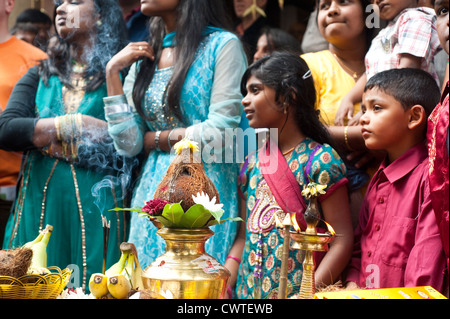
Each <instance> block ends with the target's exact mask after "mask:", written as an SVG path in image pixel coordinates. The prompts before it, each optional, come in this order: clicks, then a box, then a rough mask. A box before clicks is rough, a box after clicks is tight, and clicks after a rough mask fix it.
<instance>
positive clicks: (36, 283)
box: [0, 267, 72, 299]
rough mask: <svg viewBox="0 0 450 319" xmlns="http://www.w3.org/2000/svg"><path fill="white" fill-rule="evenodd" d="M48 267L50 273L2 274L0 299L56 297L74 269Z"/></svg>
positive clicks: (0, 277) (0, 278)
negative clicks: (9, 275) (11, 275)
mask: <svg viewBox="0 0 450 319" xmlns="http://www.w3.org/2000/svg"><path fill="white" fill-rule="evenodd" d="M48 269H49V270H50V273H49V274H46V275H44V276H40V275H26V276H22V277H20V278H13V277H8V276H0V299H56V297H57V296H58V295H59V294H60V293H61V292H62V291H63V289H64V288H65V287H66V285H67V283H68V282H69V279H70V275H71V274H72V270H71V269H69V268H66V269H64V270H61V269H59V268H58V267H48Z"/></svg>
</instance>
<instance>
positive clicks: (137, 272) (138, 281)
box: [120, 242, 144, 290]
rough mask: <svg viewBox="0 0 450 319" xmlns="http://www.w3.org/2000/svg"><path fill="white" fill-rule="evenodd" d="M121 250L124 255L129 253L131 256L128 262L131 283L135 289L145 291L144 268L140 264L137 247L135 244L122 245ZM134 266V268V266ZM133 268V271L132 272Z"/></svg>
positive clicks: (127, 267)
mask: <svg viewBox="0 0 450 319" xmlns="http://www.w3.org/2000/svg"><path fill="white" fill-rule="evenodd" d="M120 250H121V251H122V253H124V252H129V254H130V256H129V257H128V260H127V266H126V267H125V269H128V270H127V272H128V275H129V276H130V282H131V286H132V288H133V289H136V290H138V289H144V284H143V282H142V268H141V265H140V263H139V259H138V255H137V250H136V246H135V245H134V244H133V243H125V242H124V243H122V244H120ZM133 264H134V266H132V265H133ZM131 268H132V269H133V270H131Z"/></svg>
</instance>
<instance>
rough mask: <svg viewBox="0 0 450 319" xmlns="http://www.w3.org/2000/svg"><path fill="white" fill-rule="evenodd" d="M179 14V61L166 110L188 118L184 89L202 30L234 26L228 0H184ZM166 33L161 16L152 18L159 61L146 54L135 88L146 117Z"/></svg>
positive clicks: (136, 100)
mask: <svg viewBox="0 0 450 319" xmlns="http://www.w3.org/2000/svg"><path fill="white" fill-rule="evenodd" d="M177 11H178V12H177V13H178V18H177V27H176V36H175V39H174V40H175V42H176V44H177V46H176V47H175V48H174V55H175V65H174V70H173V75H172V78H171V80H170V82H169V83H170V85H169V86H168V88H167V90H166V92H165V97H164V98H167V103H166V105H167V106H166V109H165V110H164V112H165V113H166V114H174V115H175V116H176V117H177V118H178V119H179V120H180V121H182V122H184V120H183V115H182V111H181V110H180V108H179V105H180V97H181V89H182V88H183V85H184V81H185V79H186V75H187V73H188V71H189V68H190V67H191V65H192V63H193V62H194V58H195V53H196V51H197V48H198V46H199V44H200V41H201V40H202V38H203V36H202V31H203V30H204V29H205V27H207V26H213V27H218V28H222V29H225V30H231V20H230V19H229V15H228V13H227V11H226V6H225V1H224V0H214V1H211V0H180V2H179V5H178V8H177ZM164 36H165V24H164V21H163V20H162V18H161V17H152V18H151V19H150V38H151V40H150V45H151V46H152V47H153V50H154V52H155V57H156V59H155V61H152V60H150V59H148V58H145V59H144V60H143V61H142V63H141V64H140V70H139V72H138V74H137V77H136V82H135V85H134V89H133V101H134V104H135V106H136V110H137V112H138V113H139V114H140V115H141V116H142V117H144V118H146V116H145V114H144V112H143V105H142V101H143V98H144V96H145V92H146V91H147V89H148V86H149V85H150V83H151V81H152V78H153V75H154V74H155V69H156V66H157V63H158V61H159V59H160V57H161V51H162V42H163V38H164Z"/></svg>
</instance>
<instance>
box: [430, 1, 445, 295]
mask: <svg viewBox="0 0 450 319" xmlns="http://www.w3.org/2000/svg"><path fill="white" fill-rule="evenodd" d="M435 11H436V15H437V30H438V35H439V40H440V41H441V46H442V47H443V48H444V50H445V52H447V54H448V53H449V45H448V33H449V28H448V27H449V17H448V0H436V2H435ZM448 100H449V86H448V81H447V84H446V85H445V89H444V92H443V93H442V97H441V103H440V104H439V105H438V106H437V107H436V108H435V109H434V111H433V113H432V114H431V116H430V117H429V118H428V132H427V139H428V155H429V157H430V159H429V162H430V163H429V177H430V191H431V195H430V197H431V204H432V206H433V209H434V213H435V214H436V221H437V223H438V227H439V230H440V233H441V239H442V245H443V247H444V252H445V255H446V257H447V279H448V269H449V248H448V247H449V222H448V219H449V213H448V212H449V205H448V202H449V199H448V197H449V192H448V179H449V160H448V154H449V103H448ZM446 285H447V287H446V288H447V289H448V281H447V282H446ZM444 290H445V289H444ZM447 297H448V290H447Z"/></svg>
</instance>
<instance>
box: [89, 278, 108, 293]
mask: <svg viewBox="0 0 450 319" xmlns="http://www.w3.org/2000/svg"><path fill="white" fill-rule="evenodd" d="M107 282H108V277H106V276H105V275H104V274H101V273H96V274H92V276H91V279H89V290H90V291H91V293H92V295H93V296H94V297H95V298H97V299H99V298H102V297H104V296H106V295H107V294H108V286H107Z"/></svg>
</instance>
